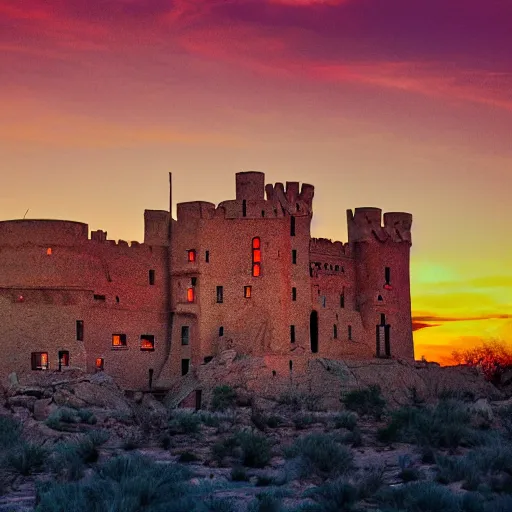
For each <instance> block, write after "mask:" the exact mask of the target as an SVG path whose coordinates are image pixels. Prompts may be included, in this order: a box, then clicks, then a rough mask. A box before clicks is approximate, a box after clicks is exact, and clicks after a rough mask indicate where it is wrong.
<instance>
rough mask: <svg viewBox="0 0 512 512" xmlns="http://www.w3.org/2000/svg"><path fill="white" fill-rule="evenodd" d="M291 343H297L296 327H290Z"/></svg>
mask: <svg viewBox="0 0 512 512" xmlns="http://www.w3.org/2000/svg"><path fill="white" fill-rule="evenodd" d="M290 342H291V343H295V325H290Z"/></svg>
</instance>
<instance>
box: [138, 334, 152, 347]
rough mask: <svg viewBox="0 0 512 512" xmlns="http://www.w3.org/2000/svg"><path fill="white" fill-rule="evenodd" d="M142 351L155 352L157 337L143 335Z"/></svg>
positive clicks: (141, 341)
mask: <svg viewBox="0 0 512 512" xmlns="http://www.w3.org/2000/svg"><path fill="white" fill-rule="evenodd" d="M140 349H141V350H148V351H150V350H155V337H154V336H153V335H152V334H142V335H141V337H140Z"/></svg>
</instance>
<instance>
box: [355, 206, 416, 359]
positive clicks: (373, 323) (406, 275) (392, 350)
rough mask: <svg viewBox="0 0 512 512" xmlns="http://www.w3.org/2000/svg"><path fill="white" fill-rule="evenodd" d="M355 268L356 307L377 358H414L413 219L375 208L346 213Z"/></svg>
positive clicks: (402, 214) (409, 215)
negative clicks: (412, 303)
mask: <svg viewBox="0 0 512 512" xmlns="http://www.w3.org/2000/svg"><path fill="white" fill-rule="evenodd" d="M347 223H348V240H349V244H350V250H351V254H352V255H353V256H354V259H355V267H356V307H357V308H358V310H359V311H360V313H361V317H362V321H363V325H364V327H365V330H366V331H367V332H368V333H369V336H374V340H375V354H376V356H377V357H397V358H402V359H414V345H413V339H412V318H411V289H410V250H411V226H412V215H411V214H410V213H401V212H393V213H385V214H384V225H382V211H381V210H380V209H379V208H356V209H355V212H354V213H352V210H347Z"/></svg>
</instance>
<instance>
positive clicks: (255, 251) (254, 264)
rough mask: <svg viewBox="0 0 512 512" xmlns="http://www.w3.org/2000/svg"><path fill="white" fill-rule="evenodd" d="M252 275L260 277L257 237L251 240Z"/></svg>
mask: <svg viewBox="0 0 512 512" xmlns="http://www.w3.org/2000/svg"><path fill="white" fill-rule="evenodd" d="M252 275H253V276H254V277H259V276H260V275H261V240H260V239H259V237H255V238H253V239H252Z"/></svg>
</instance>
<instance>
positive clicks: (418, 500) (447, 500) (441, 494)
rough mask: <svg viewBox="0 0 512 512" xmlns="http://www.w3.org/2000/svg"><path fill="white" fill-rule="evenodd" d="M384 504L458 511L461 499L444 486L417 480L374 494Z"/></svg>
mask: <svg viewBox="0 0 512 512" xmlns="http://www.w3.org/2000/svg"><path fill="white" fill-rule="evenodd" d="M376 499H377V501H378V502H379V503H380V504H381V505H384V506H387V507H393V508H395V509H397V510H404V511H405V510H411V511H412V510H414V512H460V510H461V507H460V505H461V503H460V502H461V499H460V498H459V497H458V496H456V495H455V494H453V493H452V492H450V491H449V490H448V489H446V488H445V487H442V486H440V485H438V484H435V483H432V482H417V483H412V484H408V485H404V486H403V487H399V488H396V487H395V488H389V487H388V488H385V489H383V490H381V491H380V492H379V493H377V495H376Z"/></svg>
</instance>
